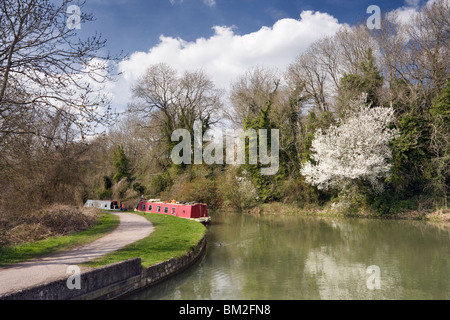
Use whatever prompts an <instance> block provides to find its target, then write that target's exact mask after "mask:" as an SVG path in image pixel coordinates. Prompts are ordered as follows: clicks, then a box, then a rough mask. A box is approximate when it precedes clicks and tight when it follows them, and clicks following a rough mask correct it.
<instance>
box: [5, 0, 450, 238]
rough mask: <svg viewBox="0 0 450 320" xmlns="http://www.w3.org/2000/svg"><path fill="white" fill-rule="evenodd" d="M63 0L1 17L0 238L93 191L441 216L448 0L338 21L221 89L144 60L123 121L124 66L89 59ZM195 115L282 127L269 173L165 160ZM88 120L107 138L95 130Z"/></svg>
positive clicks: (447, 153) (445, 173)
mask: <svg viewBox="0 0 450 320" xmlns="http://www.w3.org/2000/svg"><path fill="white" fill-rule="evenodd" d="M63 2H64V3H63V5H61V6H59V5H56V4H53V3H52V1H39V3H40V5H39V6H37V4H36V3H37V1H33V0H26V1H25V0H21V1H17V3H18V4H19V5H17V3H14V4H13V3H12V2H11V3H10V2H8V1H3V2H2V6H3V7H2V8H0V22H1V23H0V176H1V177H2V179H0V190H1V191H0V213H1V214H0V222H1V227H0V229H1V230H0V238H2V237H1V236H2V233H3V235H5V234H7V233H8V230H11V229H13V228H15V227H17V226H20V225H21V224H24V223H30V219H31V218H30V217H29V215H30V214H31V212H35V211H39V210H40V209H41V208H46V207H51V206H52V205H55V204H63V205H69V206H82V204H83V203H84V201H86V200H87V199H97V198H100V199H117V200H124V201H127V202H128V204H129V206H130V207H133V206H134V204H135V203H136V201H137V199H138V198H139V197H140V196H141V195H145V197H148V198H160V199H163V200H172V199H177V200H184V201H202V202H206V203H208V205H209V206H210V207H211V208H216V209H221V210H225V209H227V210H249V209H252V208H255V207H258V206H259V205H261V204H264V203H272V202H281V203H284V204H289V205H291V206H295V207H298V208H301V209H304V210H315V209H323V210H338V211H340V212H342V213H345V214H357V213H359V212H371V213H373V214H375V215H382V216H389V215H397V214H399V213H401V212H404V211H411V210H419V211H424V212H431V211H434V210H438V209H444V210H446V209H447V206H448V203H447V202H448V190H449V183H450V144H449V138H450V88H449V84H450V73H449V67H450V61H449V60H450V5H449V2H448V1H446V0H442V1H435V2H434V3H433V4H430V5H427V6H425V7H423V8H422V9H421V11H420V13H419V14H417V15H415V16H414V17H413V18H412V19H410V20H409V21H401V20H400V19H399V18H398V17H396V16H395V15H394V14H393V13H389V14H387V15H386V16H385V17H383V23H382V27H381V29H379V30H377V29H375V30H372V31H371V30H369V29H368V28H367V26H366V25H365V24H361V25H356V26H353V27H343V28H342V29H341V30H340V31H339V32H337V33H336V34H335V35H334V36H332V37H326V38H323V39H320V40H319V41H317V42H315V43H313V44H312V45H311V46H310V48H309V49H308V50H307V51H306V52H304V53H302V54H300V55H299V56H298V57H297V58H296V59H295V60H294V61H292V63H291V64H290V65H289V67H288V68H287V69H286V70H281V71H280V70H272V69H270V68H268V67H266V66H259V67H255V68H253V69H251V70H248V71H247V72H246V73H245V74H242V75H241V77H240V78H238V79H235V81H234V82H233V83H232V84H231V90H230V91H229V92H226V91H224V90H221V89H220V88H217V87H216V85H215V84H214V83H213V82H212V80H211V78H210V75H208V74H207V73H205V72H204V71H201V70H192V71H189V72H185V73H181V72H179V71H177V70H175V69H174V68H172V67H171V66H169V65H166V64H156V65H154V66H152V67H150V68H149V69H148V70H147V71H146V72H145V74H144V75H143V76H142V78H141V79H139V81H137V82H136V83H135V85H134V86H133V88H131V90H132V93H133V100H132V101H130V102H129V105H128V106H127V110H126V112H124V113H122V114H120V115H116V114H112V113H111V112H110V110H109V109H108V103H109V101H108V97H107V95H106V94H105V93H104V88H103V86H104V84H105V83H107V81H109V80H111V79H112V78H114V70H110V65H111V64H108V62H109V61H119V60H120V59H121V58H122V57H111V56H101V55H100V54H99V52H102V51H101V50H100V49H101V48H103V47H104V46H105V40H104V39H102V38H101V37H99V36H97V35H96V36H94V37H92V38H90V39H88V40H86V41H85V42H80V40H79V39H78V38H77V37H76V36H75V31H74V30H69V29H67V28H65V19H66V18H67V17H66V16H65V6H66V5H67V3H68V1H63ZM80 5H81V4H80ZM91 19H93V17H92V16H90V15H87V14H84V15H83V16H82V22H83V23H84V22H88V21H90V20H91ZM50 49H51V50H50ZM195 121H201V123H202V125H203V128H202V129H203V131H204V132H206V131H207V130H208V129H216V130H222V129H223V128H239V129H244V130H248V129H278V130H280V170H279V171H278V173H277V174H276V175H273V176H263V175H261V173H260V168H261V165H249V164H247V165H241V166H233V165H227V164H213V165H207V164H203V165H175V164H174V163H173V162H172V160H171V158H170V154H171V150H172V149H173V147H174V146H175V144H176V142H173V141H172V139H171V135H172V133H173V131H174V130H176V129H187V130H189V131H190V132H192V130H193V126H194V122H195ZM95 126H99V127H105V128H108V129H107V132H106V133H105V134H102V135H95V136H94V135H91V132H92V129H93V128H94V127H95ZM223 130H225V129H223ZM25 212H26V213H25ZM4 238H5V237H4ZM5 242H8V241H6V240H5Z"/></svg>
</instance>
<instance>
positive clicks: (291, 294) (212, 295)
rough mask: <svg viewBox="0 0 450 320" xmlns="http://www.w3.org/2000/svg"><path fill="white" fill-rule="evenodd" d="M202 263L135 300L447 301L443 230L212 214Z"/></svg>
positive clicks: (447, 238)
mask: <svg viewBox="0 0 450 320" xmlns="http://www.w3.org/2000/svg"><path fill="white" fill-rule="evenodd" d="M212 221H213V223H212V225H211V226H210V227H208V228H209V229H208V247H207V252H206V254H205V256H204V257H203V258H202V260H201V261H199V262H198V263H196V264H195V265H194V266H193V267H191V268H190V269H188V270H187V271H185V272H183V273H182V274H179V275H177V276H175V277H174V278H172V279H170V280H168V281H166V282H164V283H161V284H159V285H157V286H154V287H152V288H149V289H146V290H144V291H141V292H139V293H137V294H134V295H132V296H131V297H128V298H129V299H139V300H158V299H163V300H309V299H314V300H318V299H326V300H334V299H345V300H347V299H363V300H365V299H396V300H406V299H446V300H448V299H450V229H449V228H448V227H445V226H442V225H439V224H431V223H425V222H419V221H385V220H365V219H347V218H316V217H314V218H312V217H298V216H258V217H254V216H249V215H243V214H237V213H236V214H231V213H217V214H215V215H214V216H213V217H212Z"/></svg>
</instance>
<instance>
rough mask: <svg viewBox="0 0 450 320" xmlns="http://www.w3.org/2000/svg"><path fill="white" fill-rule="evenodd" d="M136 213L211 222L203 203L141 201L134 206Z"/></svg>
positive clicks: (204, 222) (205, 222)
mask: <svg viewBox="0 0 450 320" xmlns="http://www.w3.org/2000/svg"><path fill="white" fill-rule="evenodd" d="M135 210H136V211H139V212H148V213H157V214H166V215H171V216H176V217H179V218H186V219H191V220H196V221H199V222H201V223H203V224H208V223H210V222H211V218H210V217H209V216H208V206H207V205H206V204H204V203H197V202H189V203H185V202H182V201H175V200H173V201H171V202H164V201H161V200H159V199H151V200H147V199H141V200H139V202H138V204H137V205H136V209H135Z"/></svg>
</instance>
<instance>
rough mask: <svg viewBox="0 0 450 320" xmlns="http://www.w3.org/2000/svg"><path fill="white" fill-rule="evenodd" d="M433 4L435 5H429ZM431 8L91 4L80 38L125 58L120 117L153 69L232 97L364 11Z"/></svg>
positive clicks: (248, 0)
mask: <svg viewBox="0 0 450 320" xmlns="http://www.w3.org/2000/svg"><path fill="white" fill-rule="evenodd" d="M430 1H433V0H430ZM425 2H426V0H394V1H387V0H360V1H350V0H290V1H287V0H284V1H283V0H282V1H276V0H149V1H144V0H86V4H85V6H84V7H83V8H82V10H84V11H86V12H88V13H93V14H94V16H95V17H96V21H94V22H90V23H87V24H83V25H82V26H81V30H80V31H79V32H80V35H81V36H82V37H83V36H85V35H88V34H93V33H95V32H98V33H100V34H102V35H103V37H104V38H106V39H107V40H108V44H107V48H106V49H107V50H109V51H110V52H111V53H112V54H118V53H120V51H121V50H123V52H124V54H126V55H127V58H126V59H124V60H122V61H121V62H120V63H119V64H118V65H117V68H118V69H119V71H120V72H122V75H121V76H120V78H119V79H118V81H117V82H115V83H113V84H109V85H108V86H107V88H106V90H108V92H110V93H111V97H112V105H113V108H114V109H115V110H118V111H120V110H123V109H124V108H126V105H127V103H128V102H129V101H130V100H131V95H130V88H131V87H132V85H133V84H134V83H136V81H138V79H139V77H140V76H142V74H143V72H144V71H145V70H146V69H147V68H148V67H150V66H151V65H153V64H156V63H161V62H164V63H167V64H169V65H171V66H172V67H173V68H174V69H176V70H178V71H179V72H184V71H192V70H198V69H202V70H203V71H205V72H206V73H207V74H208V75H209V76H210V78H211V79H212V80H213V81H214V83H215V84H216V87H218V88H221V89H224V90H225V91H227V90H228V89H229V87H230V85H231V84H232V82H233V81H236V80H237V79H238V77H240V76H241V75H243V74H244V73H245V72H247V71H248V70H251V69H252V68H255V67H264V68H267V69H272V70H275V71H276V72H279V73H280V74H281V73H282V72H284V71H285V69H286V67H287V66H288V65H289V64H290V63H291V62H293V60H294V59H295V58H296V57H297V56H298V55H300V54H301V53H303V52H304V51H305V50H307V49H308V47H309V46H310V45H311V44H312V43H313V42H314V41H316V40H318V39H320V38H323V37H325V36H332V35H334V34H335V33H336V32H337V31H338V30H339V29H340V28H341V27H346V26H348V25H353V24H355V23H356V22H364V21H365V20H366V19H368V18H369V16H370V14H367V13H366V11H367V8H368V7H369V6H370V5H378V6H379V7H380V9H381V10H382V11H383V12H390V11H393V10H396V11H397V12H398V13H400V14H401V15H402V16H403V18H404V19H408V18H409V17H410V15H411V13H412V12H416V11H417V10H418V9H419V8H420V6H421V5H424V4H425Z"/></svg>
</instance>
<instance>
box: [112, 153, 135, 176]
mask: <svg viewBox="0 0 450 320" xmlns="http://www.w3.org/2000/svg"><path fill="white" fill-rule="evenodd" d="M113 165H114V168H116V173H115V175H114V177H113V179H114V181H115V182H119V181H120V180H122V179H123V178H127V179H128V180H130V179H131V167H130V160H129V159H128V157H127V156H126V154H125V152H124V150H123V148H122V146H117V148H116V150H114V157H113Z"/></svg>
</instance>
